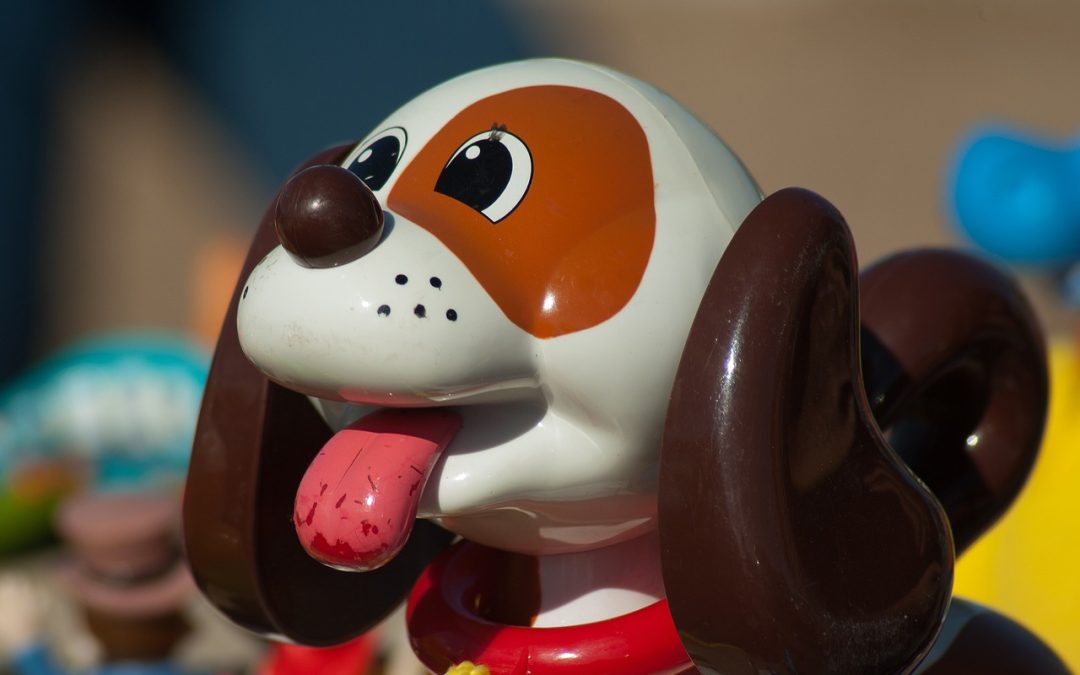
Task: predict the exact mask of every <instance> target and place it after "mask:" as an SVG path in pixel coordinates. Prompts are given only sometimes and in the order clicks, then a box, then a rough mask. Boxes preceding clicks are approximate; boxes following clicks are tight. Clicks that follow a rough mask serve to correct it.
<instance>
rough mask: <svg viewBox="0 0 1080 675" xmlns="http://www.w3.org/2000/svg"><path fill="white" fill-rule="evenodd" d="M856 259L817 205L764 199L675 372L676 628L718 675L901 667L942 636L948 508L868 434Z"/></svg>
mask: <svg viewBox="0 0 1080 675" xmlns="http://www.w3.org/2000/svg"><path fill="white" fill-rule="evenodd" d="M856 280H857V273H856V265H855V253H854V248H853V244H852V241H851V235H850V233H849V231H848V229H847V226H846V225H845V223H844V221H843V218H842V217H841V216H840V214H839V213H837V212H836V210H835V209H833V208H832V206H831V205H830V204H829V203H828V202H826V201H825V200H824V199H822V198H821V197H819V196H817V195H815V194H813V193H811V192H807V191H805V190H798V189H787V190H782V191H780V192H778V193H776V194H773V195H771V196H770V197H768V198H767V199H765V200H764V201H763V202H762V203H761V204H760V205H758V207H757V208H756V209H754V211H753V212H751V214H750V215H749V216H748V217H747V218H746V220H745V222H744V223H743V224H742V226H741V227H740V228H739V230H738V232H736V234H735V236H734V238H733V239H732V241H731V243H730V244H729V245H728V248H727V250H726V252H725V253H724V255H723V258H722V260H721V261H720V264H719V265H718V266H717V269H716V272H715V273H714V275H713V278H712V280H711V282H710V283H709V286H708V289H707V290H706V292H705V297H704V299H703V300H702V303H701V306H700V308H699V310H698V314H697V317H696V319H695V320H694V323H693V326H692V328H691V331H690V337H689V339H688V341H687V344H686V349H685V351H684V353H683V357H682V362H681V364H680V366H679V370H678V374H677V377H676V380H675V385H674V389H673V392H672V398H671V403H670V407H669V409H668V416H667V421H666V425H665V430H664V439H663V449H662V454H661V461H660V493H659V517H660V543H661V561H662V565H663V575H664V584H665V588H666V591H667V597H668V601H669V605H670V609H671V614H672V617H673V618H674V620H675V625H676V626H677V628H678V630H679V635H680V637H681V638H682V641H683V644H684V645H685V646H686V649H687V651H688V652H689V654H690V656H691V657H692V658H693V659H694V661H695V663H696V664H698V665H699V666H704V667H708V668H710V669H713V670H716V671H718V672H723V673H740V674H741V673H748V674H749V673H758V672H770V673H787V674H792V675H793V674H795V673H824V672H830V673H875V674H880V673H898V672H905V671H906V670H907V669H908V668H909V667H910V666H911V665H912V664H915V663H917V662H918V661H919V660H920V659H921V658H922V657H923V655H924V654H925V653H926V651H927V650H928V649H929V647H930V645H931V643H932V642H933V640H934V637H935V636H936V634H937V631H938V630H939V628H940V625H941V622H942V620H943V616H944V613H945V610H946V607H947V604H948V599H949V595H950V589H951V584H952V568H953V552H952V542H951V540H950V534H949V528H948V524H947V522H946V519H945V514H944V512H943V511H942V509H941V506H940V505H939V504H938V502H937V501H936V500H935V499H934V497H933V496H932V495H931V494H930V493H929V492H928V491H927V490H926V489H925V487H923V486H922V485H921V484H920V483H919V481H918V480H917V479H916V478H915V477H914V476H913V475H912V474H911V472H910V471H909V470H908V468H907V467H906V466H905V465H904V464H903V462H902V461H901V460H900V458H899V457H897V456H896V454H895V453H894V452H893V451H892V449H891V448H890V447H889V446H888V444H887V443H886V441H885V439H884V438H883V437H882V435H881V433H880V432H879V431H878V428H877V425H876V424H875V422H874V418H873V414H872V413H871V410H870V406H869V404H868V402H867V399H866V396H865V393H864V391H863V384H862V378H861V375H860V366H859V320H858V311H857V308H858V297H857V294H858V289H857V285H856Z"/></svg>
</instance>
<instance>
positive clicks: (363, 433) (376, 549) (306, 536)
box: [293, 408, 461, 571]
mask: <svg viewBox="0 0 1080 675" xmlns="http://www.w3.org/2000/svg"><path fill="white" fill-rule="evenodd" d="M460 428H461V417H460V416H458V415H457V413H454V412H452V411H450V410H446V409H443V408H435V409H412V410H388V409H383V410H378V411H376V412H374V413H372V414H370V415H368V416H367V417H363V418H361V419H359V420H357V421H356V422H354V423H353V424H351V425H350V426H348V427H346V428H344V429H342V430H341V431H339V432H337V433H336V434H334V436H333V437H332V438H331V439H330V441H329V442H327V444H326V445H325V446H324V447H323V449H322V450H320V451H319V453H318V455H316V457H315V459H314V460H313V461H312V462H311V466H309V467H308V469H307V471H306V472H305V473H304V477H303V479H301V481H300V487H299V489H298V490H297V491H296V502H295V504H294V508H293V524H294V525H295V527H296V534H297V536H298V537H299V538H300V543H301V545H303V547H304V550H306V551H307V552H308V554H309V555H310V556H312V557H313V558H315V559H316V560H318V561H319V562H321V563H323V564H325V565H329V566H331V567H335V568H337V569H342V570H348V571H366V570H372V569H376V568H378V567H381V566H382V565H385V564H386V563H387V562H389V561H390V560H391V559H392V558H393V557H394V556H395V555H397V553H398V552H399V551H400V550H401V549H402V547H403V546H405V542H406V541H408V539H409V534H410V533H411V532H412V528H413V523H414V521H415V519H416V509H417V507H418V505H419V503H420V496H421V494H422V493H423V491H424V485H425V484H426V483H427V480H428V478H429V477H430V476H431V470H432V469H433V468H434V466H435V462H436V461H437V460H438V459H439V455H440V454H441V453H442V451H443V450H444V449H446V446H447V445H448V444H449V443H450V441H451V439H453V437H454V434H456V433H457V431H458V429H460ZM347 497H348V499H347Z"/></svg>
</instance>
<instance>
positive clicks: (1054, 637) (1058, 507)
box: [954, 343, 1080, 672]
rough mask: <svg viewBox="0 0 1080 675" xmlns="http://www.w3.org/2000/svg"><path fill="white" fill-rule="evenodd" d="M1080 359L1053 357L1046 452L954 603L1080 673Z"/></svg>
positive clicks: (974, 557)
mask: <svg viewBox="0 0 1080 675" xmlns="http://www.w3.org/2000/svg"><path fill="white" fill-rule="evenodd" d="M1078 570H1080V355H1078V353H1077V349H1076V345H1074V344H1072V343H1069V344H1065V343H1059V344H1055V345H1053V346H1052V347H1051V350H1050V414H1049V418H1048V421H1047V428H1046V435H1045V436H1044V440H1043V447H1042V451H1041V453H1040V455H1039V459H1038V462H1037V463H1036V465H1035V470H1034V471H1033V472H1032V475H1031V478H1030V479H1029V480H1028V484H1027V486H1026V487H1025V488H1024V491H1023V492H1022V493H1021V494H1020V497H1019V498H1018V499H1017V501H1016V503H1015V504H1014V505H1013V507H1012V509H1010V510H1009V512H1008V513H1007V514H1006V515H1005V517H1004V518H1002V520H1001V522H999V523H998V524H997V526H996V527H994V528H993V529H992V530H991V531H990V532H989V533H987V535H986V536H984V537H983V538H982V539H980V540H979V541H978V542H976V543H975V545H974V546H972V547H971V548H970V549H969V550H968V551H967V553H965V554H964V556H963V557H962V558H961V559H960V561H959V563H958V565H957V569H956V584H955V588H954V590H955V592H956V594H957V595H959V596H962V597H965V598H970V599H972V600H975V601H977V602H981V603H983V604H986V605H989V606H991V607H994V608H995V609H998V610H1000V611H1001V612H1003V613H1004V614H1006V615H1008V616H1010V617H1012V618H1014V619H1016V620H1018V621H1019V622H1020V623H1022V624H1024V625H1026V626H1027V627H1029V628H1031V629H1032V630H1033V631H1034V632H1035V633H1036V634H1038V635H1039V636H1040V637H1042V638H1043V639H1044V640H1046V641H1047V642H1048V643H1049V644H1050V645H1051V646H1052V647H1053V648H1054V649H1055V651H1057V653H1058V654H1059V655H1060V656H1061V657H1062V658H1063V659H1064V660H1065V661H1066V662H1067V663H1068V665H1069V667H1070V668H1071V669H1072V670H1074V671H1077V672H1080V572H1078Z"/></svg>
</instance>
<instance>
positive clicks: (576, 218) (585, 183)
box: [387, 86, 656, 338]
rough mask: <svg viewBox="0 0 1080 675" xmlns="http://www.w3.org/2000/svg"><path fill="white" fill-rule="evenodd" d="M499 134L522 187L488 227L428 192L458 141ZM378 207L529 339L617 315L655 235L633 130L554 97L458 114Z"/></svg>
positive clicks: (615, 117) (647, 170)
mask: <svg viewBox="0 0 1080 675" xmlns="http://www.w3.org/2000/svg"><path fill="white" fill-rule="evenodd" d="M503 128H504V129H505V131H506V133H507V134H511V135H513V136H514V137H516V138H517V139H520V140H521V141H522V142H523V143H524V145H525V146H526V147H527V148H528V155H529V156H531V159H532V176H531V182H530V183H529V186H528V190H527V192H526V193H525V196H524V198H523V199H522V200H521V202H520V203H519V204H518V205H517V206H516V208H513V210H512V211H510V212H509V214H508V215H506V216H505V217H503V218H502V219H501V220H497V222H494V223H493V222H492V221H491V220H489V219H488V218H487V217H485V216H484V215H483V214H482V213H481V212H479V211H477V210H474V208H472V207H471V206H469V205H467V204H465V203H463V202H462V201H459V200H458V199H455V198H454V197H452V196H448V195H447V194H442V193H440V192H436V190H435V186H436V183H437V182H439V177H440V174H442V173H443V169H444V168H445V167H446V166H447V164H448V162H449V161H450V159H451V157H453V156H454V154H455V153H456V152H457V151H458V150H459V148H462V145H463V144H464V143H465V142H466V141H468V140H469V139H472V138H474V137H475V136H477V135H478V134H483V133H484V132H487V131H489V130H490V131H491V133H493V134H495V136H492V137H491V138H493V139H496V140H497V139H498V138H499V136H498V134H499V133H501V132H500V129H503ZM463 152H465V150H463ZM469 153H470V155H469V156H470V157H473V156H475V155H476V154H477V152H476V150H470V151H469ZM526 161H527V160H526ZM517 164H518V163H517V162H515V166H514V171H520V170H522V169H523V167H520V166H518V165H517ZM387 205H388V206H389V207H390V208H391V209H392V210H393V211H395V212H397V213H399V214H401V215H402V216H404V217H406V218H408V219H409V220H412V221H413V222H415V223H417V224H418V225H420V226H421V227H424V228H425V229H427V230H428V231H430V232H431V233H432V234H434V235H435V236H436V237H438V238H439V239H440V240H441V241H442V242H443V243H444V244H446V246H447V247H448V248H450V250H451V251H453V252H454V253H455V254H456V255H457V256H458V258H460V259H461V261H462V262H464V263H465V265H466V266H467V267H468V268H469V269H470V270H471V271H472V273H473V274H474V275H475V276H476V278H477V280H478V281H479V282H480V283H481V284H482V285H483V286H484V289H485V290H486V291H487V292H488V294H489V295H491V297H492V298H493V299H494V300H495V302H496V303H497V304H498V305H499V307H500V308H501V309H502V311H503V312H504V313H505V314H506V316H507V317H508V318H509V319H510V320H511V321H513V322H514V323H515V324H517V325H518V326H520V327H521V328H522V329H524V330H526V331H528V332H529V333H531V334H532V335H535V336H536V337H541V338H548V337H555V336H558V335H564V334H566V333H572V332H575V331H579V330H583V329H585V328H589V327H591V326H595V325H596V324H598V323H600V322H601V321H604V320H606V319H608V318H610V317H612V316H613V315H615V314H616V313H617V312H618V311H619V310H620V309H622V307H623V306H624V305H626V303H627V302H628V301H629V300H630V298H631V297H633V295H634V293H635V292H636V291H637V287H638V284H639V283H640V282H641V277H642V275H643V274H644V272H645V265H646V264H647V262H648V260H649V255H650V253H651V251H652V246H653V237H654V233H655V227H656V211H655V208H654V205H653V177H652V165H651V161H650V158H649V145H648V141H647V140H646V138H645V132H644V131H643V130H642V128H641V125H640V124H638V122H637V120H636V119H634V117H633V116H632V115H631V114H630V113H629V112H628V111H627V110H626V108H624V107H623V106H622V105H621V104H619V103H617V102H616V101H615V100H613V99H611V98H609V97H607V96H604V95H603V94H599V93H597V92H594V91H590V90H586V89H578V88H574V87H563V86H536V87H526V88H522V89H515V90H512V91H508V92H505V93H502V94H497V95H495V96H491V97H489V98H486V99H482V100H480V101H477V102H476V103H474V104H472V105H471V106H469V107H468V108H466V109H465V110H463V111H462V112H461V113H459V114H458V115H457V116H456V117H454V118H453V119H451V120H450V121H449V122H448V123H447V124H446V126H444V127H443V128H442V129H441V130H440V131H439V132H438V133H437V134H436V135H435V136H434V137H433V138H432V139H431V141H429V142H428V144H427V145H426V146H425V147H424V148H423V149H422V150H421V151H420V152H419V154H418V155H417V157H416V158H415V159H414V160H412V162H411V163H410V164H409V166H408V167H407V168H406V169H405V172H404V173H403V174H402V175H401V178H400V179H398V182H397V184H396V185H395V186H394V188H393V190H392V192H391V193H390V196H389V198H388V200H387Z"/></svg>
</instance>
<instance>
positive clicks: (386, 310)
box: [379, 305, 390, 316]
mask: <svg viewBox="0 0 1080 675" xmlns="http://www.w3.org/2000/svg"><path fill="white" fill-rule="evenodd" d="M379 316H390V305H379Z"/></svg>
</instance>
